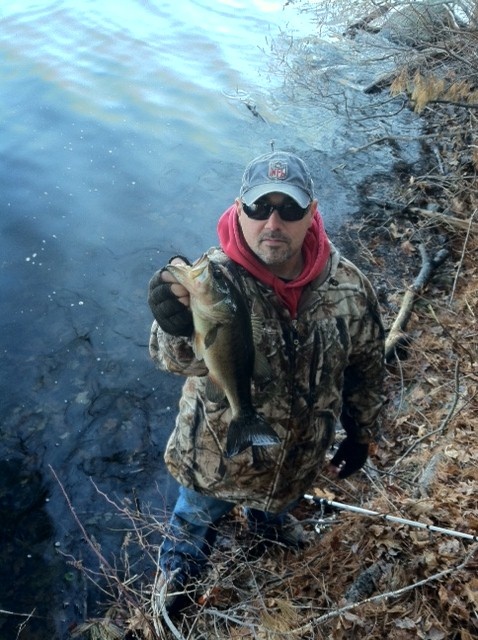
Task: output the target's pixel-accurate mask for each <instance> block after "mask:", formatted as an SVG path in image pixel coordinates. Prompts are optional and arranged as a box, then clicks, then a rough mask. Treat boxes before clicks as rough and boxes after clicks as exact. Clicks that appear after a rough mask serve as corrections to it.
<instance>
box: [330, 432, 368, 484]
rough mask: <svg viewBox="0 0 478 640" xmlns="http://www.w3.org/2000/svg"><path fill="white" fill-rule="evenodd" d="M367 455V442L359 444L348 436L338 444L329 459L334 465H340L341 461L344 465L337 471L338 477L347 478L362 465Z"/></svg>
mask: <svg viewBox="0 0 478 640" xmlns="http://www.w3.org/2000/svg"><path fill="white" fill-rule="evenodd" d="M367 457H368V444H360V443H359V442H356V441H355V440H354V439H353V438H351V437H350V436H347V437H346V438H345V440H342V442H341V443H340V445H339V448H338V450H337V453H336V454H335V456H334V457H333V458H332V460H331V461H330V464H331V465H333V466H334V467H340V465H341V464H342V462H345V464H344V466H343V467H341V469H340V471H339V478H348V477H349V476H351V475H352V473H355V472H356V471H358V470H359V469H361V468H362V467H363V465H364V464H365V461H366V460H367Z"/></svg>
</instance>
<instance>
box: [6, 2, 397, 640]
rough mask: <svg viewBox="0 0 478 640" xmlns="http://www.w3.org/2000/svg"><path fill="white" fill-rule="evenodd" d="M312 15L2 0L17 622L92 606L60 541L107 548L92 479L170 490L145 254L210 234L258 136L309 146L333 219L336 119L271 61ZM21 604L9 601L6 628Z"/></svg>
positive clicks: (169, 386) (149, 492)
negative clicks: (90, 541)
mask: <svg viewBox="0 0 478 640" xmlns="http://www.w3.org/2000/svg"><path fill="white" fill-rule="evenodd" d="M310 30H311V22H310V19H309V17H308V15H304V14H301V13H299V12H298V11H297V10H296V9H295V8H294V6H293V5H290V6H289V5H288V6H287V7H284V8H283V6H282V2H280V1H278V2H275V1H272V0H263V1H261V0H255V1H247V2H246V1H245V0H221V1H215V2H208V1H206V0H174V1H167V0H161V2H160V1H159V0H157V1H155V2H152V1H147V0H124V1H122V2H116V1H113V0H111V1H107V0H91V1H87V0H84V1H83V2H78V1H77V0H75V1H73V0H66V1H63V2H58V1H55V2H34V1H32V2H28V1H27V0H24V1H17V2H15V1H13V0H11V1H9V0H3V2H2V4H1V7H0V60H1V62H2V64H1V65H0V121H1V123H2V135H1V138H0V226H1V234H0V255H1V262H0V291H1V295H0V310H1V316H0V317H1V334H0V336H1V338H0V340H1V342H0V349H1V355H2V358H1V364H0V367H1V381H2V384H1V390H0V394H1V396H0V398H1V405H0V412H1V427H0V429H1V432H0V435H1V440H0V450H1V454H2V458H3V463H2V468H1V469H0V516H1V517H2V522H4V523H5V525H4V526H3V530H2V534H1V538H0V542H1V545H0V585H1V586H0V608H1V609H2V610H3V611H10V612H14V613H17V614H25V615H26V614H30V613H32V612H33V617H32V618H31V619H30V620H29V621H28V624H26V626H25V629H24V631H23V632H22V633H20V635H19V638H28V639H29V640H34V639H35V638H41V639H46V638H48V639H51V638H60V639H61V638H64V637H67V635H68V633H67V632H68V629H69V628H70V627H73V626H74V625H75V624H77V623H78V622H81V621H82V620H83V619H84V618H85V617H87V616H88V615H91V614H92V609H91V598H89V597H88V596H87V595H84V594H85V593H86V592H88V589H87V587H85V586H84V585H83V583H82V581H81V580H82V579H81V577H79V574H78V572H76V571H74V570H72V568H71V565H70V564H68V561H69V560H71V559H72V558H75V559H78V558H80V559H83V561H84V563H85V565H87V566H90V567H92V568H93V569H94V568H95V567H96V566H97V564H98V560H97V558H95V556H94V554H92V553H91V550H90V549H89V547H88V545H87V544H86V543H85V540H84V531H82V530H81V526H80V524H81V525H82V526H83V527H84V528H85V531H86V533H87V534H88V535H89V536H93V537H94V539H95V540H97V541H99V543H100V544H101V545H102V551H103V553H104V555H105V556H106V557H107V559H109V560H111V558H112V557H113V556H114V555H115V554H117V552H118V549H119V546H120V545H121V542H122V540H123V537H124V531H123V530H122V526H123V525H122V524H121V523H118V519H117V514H116V510H115V508H114V507H113V506H112V505H111V504H110V503H109V502H108V501H107V500H106V499H105V497H104V495H102V493H104V494H106V495H108V496H110V497H111V499H114V500H115V501H117V502H118V503H121V502H122V501H123V500H125V499H126V500H129V503H130V504H133V505H137V506H139V507H140V508H142V509H144V510H147V509H158V510H159V509H164V511H166V510H167V509H168V508H169V507H170V505H171V503H172V500H173V499H174V496H175V492H176V486H175V484H174V482H173V481H172V480H171V479H170V478H169V476H168V474H167V472H166V471H165V469H164V464H163V462H162V452H163V450H164V446H165V442H166V439H167V437H168V435H169V433H170V431H171V428H172V426H173V422H174V417H175V412H176V406H177V399H178V394H179V389H180V385H181V380H179V379H177V378H175V377H174V376H171V375H168V374H165V373H161V372H159V371H156V370H154V368H153V366H152V364H151V362H150V360H149V355H148V350H147V340H148V333H149V326H150V323H151V315H150V312H149V309H148V307H147V304H146V288H147V282H148V280H149V278H150V277H151V275H152V273H153V272H154V271H155V269H157V268H159V267H160V266H162V265H163V264H164V263H165V262H167V260H168V259H169V257H170V256H172V255H175V254H183V255H187V256H189V257H190V258H191V259H193V258H196V257H197V256H198V255H199V254H200V253H201V252H202V251H203V250H205V249H206V248H208V247H209V246H211V245H213V244H215V243H216V233H215V226H216V221H217V219H218V216H219V215H220V213H221V212H222V211H223V210H224V209H225V208H226V207H227V206H229V204H230V203H231V202H232V200H233V199H234V197H235V196H236V194H237V191H238V188H239V184H240V178H241V175H242V171H243V168H244V166H245V164H246V163H247V162H248V161H249V160H250V159H251V158H252V157H254V156H255V155H258V154H260V153H264V152H266V151H268V150H269V149H270V141H271V139H274V140H275V145H276V148H277V149H281V148H287V149H294V150H296V151H297V152H298V153H299V154H301V155H303V156H304V157H305V158H306V159H308V160H309V161H310V163H311V166H312V168H313V172H314V178H315V179H316V182H317V184H319V185H320V201H321V205H322V204H323V211H324V216H325V220H326V225H327V227H328V229H329V230H333V229H334V228H336V227H337V225H338V224H340V222H341V220H342V219H343V216H344V214H345V213H347V212H350V210H351V207H352V209H353V205H354V202H353V198H354V196H353V194H351V193H350V191H347V188H348V187H347V181H346V180H344V179H343V178H340V176H338V174H337V172H336V165H337V164H338V163H339V162H340V161H341V159H343V158H341V157H335V156H333V154H334V149H335V150H337V149H341V150H343V149H345V150H346V148H347V145H349V144H350V141H351V140H350V135H349V132H348V131H347V130H343V132H342V134H340V135H339V133H338V132H339V127H338V123H340V122H341V123H342V124H341V125H340V126H343V120H340V117H339V116H338V115H337V113H334V112H331V111H330V109H329V108H328V107H327V106H325V108H324V109H322V111H320V110H319V109H318V110H317V111H315V110H311V107H310V103H307V102H306V103H301V104H298V103H297V104H296V103H294V102H293V101H291V99H290V97H288V95H287V94H286V92H285V91H284V88H283V86H282V79H281V78H280V77H278V76H276V75H274V74H273V73H271V62H274V57H276V58H277V61H279V60H280V55H279V52H278V51H277V50H276V49H275V47H273V46H271V43H273V42H274V39H275V38H279V34H280V32H281V31H287V32H288V33H292V34H294V35H295V36H296V37H299V38H300V36H302V35H306V34H308V33H309V32H310ZM327 46H328V45H326V43H323V47H322V54H321V55H322V56H323V57H324V63H323V64H324V65H326V64H330V63H331V62H333V61H334V60H333V58H334V55H335V54H336V53H337V50H336V49H334V48H330V49H329V48H327ZM341 55H342V54H341ZM352 57H353V56H352ZM348 64H350V61H349V62H348ZM354 64H355V62H354ZM272 66H274V65H272ZM248 106H249V108H248ZM316 106H317V105H316ZM362 135H363V132H362ZM341 152H342V151H341ZM327 154H330V157H329V158H328V156H327ZM329 160H330V161H329ZM382 160H383V158H382ZM350 166H351V167H352V168H353V167H354V166H356V165H354V161H353V160H350ZM385 170H386V168H385ZM75 514H76V516H77V518H78V521H76V520H75V517H74V515H75ZM22 621H25V617H22V616H13V615H5V614H0V640H10V638H13V637H16V634H17V627H18V625H19V624H20V623H21V622H22Z"/></svg>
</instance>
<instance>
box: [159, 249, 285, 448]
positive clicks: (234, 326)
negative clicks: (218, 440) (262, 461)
mask: <svg viewBox="0 0 478 640" xmlns="http://www.w3.org/2000/svg"><path fill="white" fill-rule="evenodd" d="M166 269H167V270H168V271H169V272H170V273H171V274H172V275H173V276H174V277H175V278H176V279H177V280H178V281H179V282H180V283H181V284H182V285H183V286H184V287H185V288H186V289H187V290H188V292H189V295H190V305H191V312H192V315H193V322H194V336H193V348H194V353H195V354H196V357H197V358H198V359H203V360H204V362H205V364H206V366H207V368H208V371H209V380H208V385H209V383H210V382H212V386H210V387H209V388H210V389H214V388H215V389H216V390H217V388H219V389H220V390H222V397H224V396H226V398H227V400H228V402H229V406H230V408H231V412H232V418H231V422H230V424H229V429H228V433H227V441H226V451H225V454H226V456H227V457H228V458H231V457H233V456H236V455H237V454H239V453H241V452H242V451H244V450H245V449H247V447H264V446H268V445H273V444H278V443H279V442H280V439H279V436H278V435H277V433H276V432H275V431H274V429H273V428H272V427H271V426H270V424H269V423H268V422H267V421H266V420H265V419H264V418H263V417H262V416H261V415H260V414H259V413H258V412H257V411H256V410H255V409H254V407H253V405H252V396H251V380H252V376H253V373H254V359H255V349H254V340H253V332H252V324H251V317H250V313H249V309H248V308H247V305H246V303H245V301H244V299H243V297H242V295H241V292H240V291H239V289H238V288H237V287H236V286H235V285H234V284H233V282H232V281H231V279H230V278H229V277H228V276H227V275H226V273H225V268H224V267H222V266H221V265H219V264H217V263H215V262H211V261H210V260H209V259H208V258H207V257H206V256H202V257H201V258H199V260H197V261H196V262H195V263H194V264H193V265H168V266H167V267H166ZM206 393H207V391H206ZM208 395H209V394H208Z"/></svg>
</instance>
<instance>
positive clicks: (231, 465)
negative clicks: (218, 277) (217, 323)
mask: <svg viewBox="0 0 478 640" xmlns="http://www.w3.org/2000/svg"><path fill="white" fill-rule="evenodd" d="M208 255H209V258H210V259H211V260H216V261H220V262H223V263H224V264H226V265H228V266H229V267H230V271H231V276H232V278H233V280H234V281H235V282H236V283H237V284H238V285H239V286H240V288H241V289H242V291H243V293H244V295H245V297H246V299H247V300H248V303H249V307H250V311H251V318H252V322H253V326H254V334H255V337H254V341H255V346H256V350H258V351H259V352H261V353H262V354H263V355H264V356H265V357H266V358H267V361H268V362H269V364H270V366H271V368H272V375H271V376H270V378H269V379H267V380H263V379H262V378H261V379H256V380H254V381H253V383H252V399H253V404H254V406H255V408H256V409H257V410H258V411H259V412H260V413H262V414H263V415H264V417H265V418H266V419H267V420H268V421H269V422H270V424H271V426H272V427H273V428H274V430H275V431H276V432H277V433H278V434H279V436H280V438H281V444H280V445H274V446H270V447H263V448H257V447H255V448H253V450H251V448H249V449H247V450H246V451H244V452H242V453H241V454H239V455H237V456H236V457H234V458H226V457H225V455H224V448H225V442H226V436H227V431H228V425H229V421H230V418H231V412H230V409H229V407H228V404H227V401H226V400H224V401H223V402H219V403H216V402H212V401H210V400H209V399H208V398H207V397H206V394H205V386H206V380H207V377H206V376H207V369H206V368H205V365H204V362H203V361H198V360H197V359H196V358H195V356H194V353H193V350H192V347H191V341H190V340H188V339H186V338H178V337H174V336H171V335H169V334H166V333H164V332H163V331H162V330H161V329H160V327H159V326H158V325H157V323H156V322H154V323H153V326H152V330H151V339H150V354H151V356H152V358H153V360H154V361H155V362H156V363H157V365H158V366H159V367H160V368H161V369H164V370H167V371H170V372H173V373H177V374H181V375H184V376H187V378H186V382H185V384H184V387H183V391H182V396H181V399H180V402H179V414H178V416H177V419H176V426H175V429H174V430H173V433H172V434H171V436H170V438H169V441H168V445H167V448H166V452H165V461H166V464H167V466H168V468H169V470H170V472H171V474H172V475H173V476H174V477H175V478H176V480H177V481H178V482H179V483H180V484H182V485H185V486H186V487H189V488H191V489H195V490H196V491H199V492H200V493H204V494H207V495H211V496H214V497H217V498H221V499H223V500H229V501H231V502H234V503H239V504H243V505H246V506H249V507H253V508H257V509H262V510H265V511H271V512H279V511H280V510H282V509H284V508H285V507H286V506H287V505H288V504H290V503H291V502H292V501H294V500H295V499H297V498H299V497H300V496H301V495H302V494H303V493H304V492H305V491H307V490H310V487H311V485H312V484H313V482H314V480H315V479H316V477H317V475H318V473H319V472H320V470H321V468H322V467H323V465H324V462H325V457H326V453H327V451H328V450H329V448H330V447H331V445H332V443H333V441H334V437H335V429H336V425H337V423H338V421H339V420H340V417H341V415H342V417H344V415H346V416H349V417H350V418H352V420H350V419H345V420H343V424H344V427H345V429H346V430H350V429H354V430H355V434H354V435H355V436H356V437H357V440H358V441H359V442H363V443H366V442H369V441H370V440H372V439H373V438H374V435H375V434H376V431H377V418H378V415H379V412H380V409H381V407H382V405H383V402H384V398H383V395H382V385H383V376H384V357H383V353H384V330H383V326H382V322H381V318H380V312H379V308H378V304H377V300H376V297H375V294H374V292H373V289H372V287H371V285H370V283H369V281H368V280H367V278H366V277H365V276H364V275H363V274H362V273H361V272H360V271H359V270H358V269H357V268H356V267H355V266H354V265H353V264H352V263H350V262H349V261H348V260H346V259H345V258H343V257H341V256H340V255H339V253H338V252H337V250H336V249H334V248H332V253H331V257H330V260H329V265H328V274H327V276H326V277H322V278H321V279H319V280H315V281H313V282H312V283H311V284H310V285H308V286H307V287H306V289H305V290H304V292H303V294H302V297H301V301H300V305H299V310H298V314H297V318H296V319H294V320H292V319H291V318H290V315H289V313H288V311H287V310H286V309H285V308H284V307H283V306H282V305H281V304H280V303H279V301H278V299H277V298H276V296H275V294H274V292H273V291H272V289H270V288H268V287H266V286H265V285H263V284H262V283H261V282H259V281H258V280H256V279H255V278H253V277H252V276H251V275H250V274H249V273H248V272H247V271H246V270H245V269H243V268H242V267H240V266H238V265H237V264H235V263H232V262H231V261H230V260H229V259H228V258H227V257H226V256H225V254H224V253H223V252H222V251H221V250H219V249H217V248H212V249H210V250H209V251H208ZM320 280H322V281H320ZM343 412H344V413H343Z"/></svg>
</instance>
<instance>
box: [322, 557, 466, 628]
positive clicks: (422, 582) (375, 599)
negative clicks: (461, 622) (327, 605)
mask: <svg viewBox="0 0 478 640" xmlns="http://www.w3.org/2000/svg"><path fill="white" fill-rule="evenodd" d="M477 549H478V545H474V546H473V547H472V548H471V549H470V551H469V552H468V553H467V554H466V556H465V558H464V560H463V561H462V562H460V563H459V564H458V565H456V566H454V567H450V568H448V569H444V570H443V571H439V572H438V573H435V574H433V575H432V576H429V577H428V578H425V579H423V580H419V581H418V582H415V583H414V584H409V585H407V586H406V587H402V588H401V589H397V590H396V591H388V592H386V593H380V594H378V595H376V596H372V597H371V598H367V599H366V600H362V601H361V602H354V603H351V604H348V605H346V606H345V607H341V608H340V609H336V610H335V611H331V612H330V613H326V614H324V615H323V616H320V617H319V618H316V619H315V620H314V623H315V624H316V625H319V624H321V623H323V622H327V621H328V620H331V619H333V618H338V617H339V616H341V615H343V614H344V613H347V612H348V611H351V610H352V609H357V608H358V607H362V606H363V605H364V604H368V603H370V602H379V601H380V600H389V599H390V598H398V597H400V596H402V595H403V594H405V593H408V592H409V591H413V590H414V589H418V588H419V587H423V586H424V585H426V584H430V582H435V581H437V580H441V579H442V578H445V577H446V576H448V575H450V574H451V573H454V572H457V571H461V570H462V569H464V568H465V567H466V566H467V564H468V563H469V562H470V560H471V559H472V557H473V556H474V554H475V552H476V550H477Z"/></svg>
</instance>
